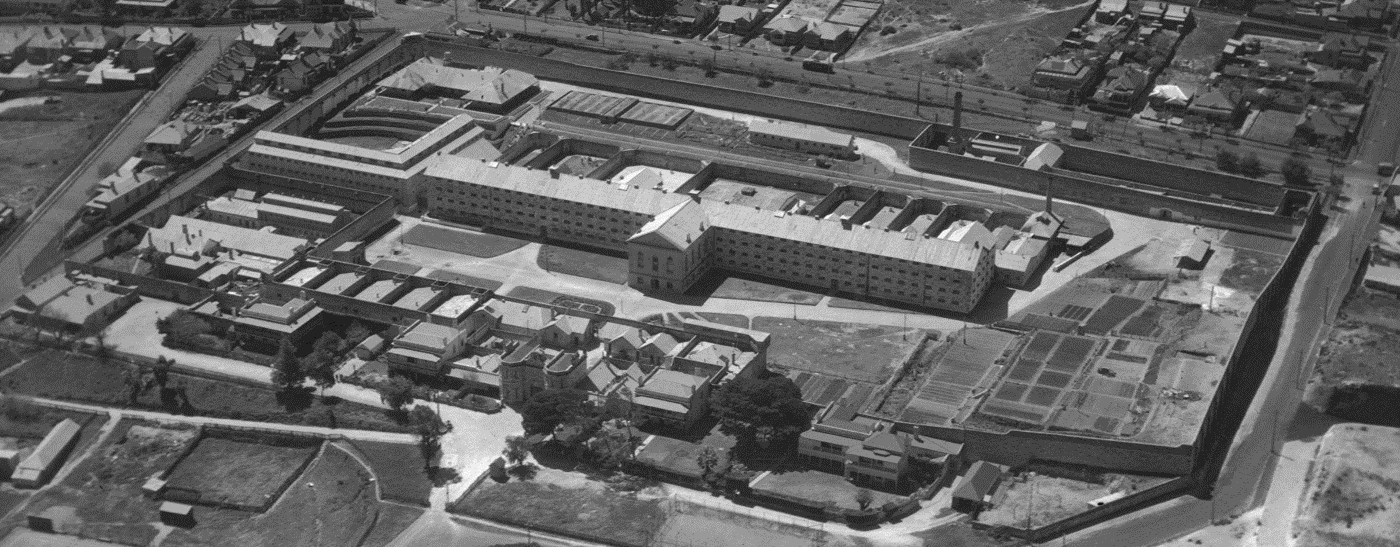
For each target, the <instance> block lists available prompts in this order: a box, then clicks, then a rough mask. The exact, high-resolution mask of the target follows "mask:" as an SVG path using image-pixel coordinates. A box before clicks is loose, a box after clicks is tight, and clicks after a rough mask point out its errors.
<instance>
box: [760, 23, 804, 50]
mask: <svg viewBox="0 0 1400 547" xmlns="http://www.w3.org/2000/svg"><path fill="white" fill-rule="evenodd" d="M807 26H808V23H807V21H806V20H805V19H802V18H800V17H779V18H777V19H773V20H772V21H769V22H768V24H767V25H764V26H763V31H764V34H765V35H766V36H767V37H768V41H769V42H772V43H773V44H774V45H779V46H791V45H796V44H800V43H802V41H803V40H804V39H806V36H807Z"/></svg>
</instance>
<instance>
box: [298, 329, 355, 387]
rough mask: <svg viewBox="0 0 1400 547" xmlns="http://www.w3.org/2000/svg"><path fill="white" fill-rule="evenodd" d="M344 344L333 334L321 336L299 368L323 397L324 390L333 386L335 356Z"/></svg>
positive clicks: (328, 333)
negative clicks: (319, 389) (314, 383)
mask: <svg viewBox="0 0 1400 547" xmlns="http://www.w3.org/2000/svg"><path fill="white" fill-rule="evenodd" d="M344 343H345V341H344V340H341V339H340V337H339V336H336V334H335V333H333V332H327V333H325V334H322V335H321V337H320V338H317V339H316V343H315V344H314V345H313V346H312V348H313V349H312V350H311V355H307V356H306V358H305V359H303V360H302V365H301V368H302V370H303V371H305V372H306V377H307V378H310V379H311V380H312V381H313V382H316V387H318V388H321V393H322V394H323V395H324V394H325V390H326V388H328V387H331V386H334V385H335V370H336V361H335V356H336V355H338V354H339V353H340V351H341V349H342V346H343V345H344Z"/></svg>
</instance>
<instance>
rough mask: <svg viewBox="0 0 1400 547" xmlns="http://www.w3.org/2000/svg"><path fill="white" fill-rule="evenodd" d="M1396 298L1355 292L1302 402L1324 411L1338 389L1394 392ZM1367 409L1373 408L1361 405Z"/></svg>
mask: <svg viewBox="0 0 1400 547" xmlns="http://www.w3.org/2000/svg"><path fill="white" fill-rule="evenodd" d="M1397 353H1400V299H1398V298H1397V297H1396V296H1395V295H1392V294H1390V293H1387V292H1382V291H1376V290H1371V289H1367V288H1361V289H1357V292H1356V293H1354V294H1353V295H1352V296H1351V298H1350V299H1348V300H1347V302H1346V305H1345V306H1343V307H1342V310H1341V312H1340V313H1339V314H1338V315H1337V321H1336V323H1335V324H1334V325H1333V326H1332V331H1331V333H1330V334H1329V336H1328V338H1327V342H1326V343H1325V344H1323V346H1322V353H1321V356H1320V357H1318V360H1317V368H1316V370H1315V371H1314V376H1313V383H1312V384H1311V385H1310V389H1309V390H1308V402H1309V403H1311V404H1312V405H1313V406H1316V407H1318V408H1320V409H1327V408H1328V405H1329V400H1330V399H1331V395H1332V392H1333V390H1334V389H1335V388H1336V387H1337V386H1339V385H1343V384H1363V385H1372V386H1394V387H1400V367H1397V366H1395V360H1394V358H1393V357H1392V356H1394V355H1396V354H1397ZM1364 406H1373V405H1364Z"/></svg>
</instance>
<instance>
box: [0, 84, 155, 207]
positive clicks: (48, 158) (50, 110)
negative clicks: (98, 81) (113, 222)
mask: <svg viewBox="0 0 1400 547" xmlns="http://www.w3.org/2000/svg"><path fill="white" fill-rule="evenodd" d="M143 93H144V91H141V90H130V91H113V92H103V93H82V92H75V91H42V92H39V93H36V94H31V95H30V96H52V97H56V98H57V102H52V103H49V104H42V105H36V106H25V107H20V108H11V109H3V110H0V126H4V128H5V131H4V132H3V134H0V199H4V200H5V201H8V202H11V203H14V204H16V205H18V204H29V205H33V204H34V203H35V202H37V201H38V200H39V199H40V198H42V197H43V196H44V194H46V193H47V192H48V190H49V188H51V187H52V186H53V185H54V184H57V183H58V182H59V181H60V180H62V178H63V177H64V176H66V175H67V174H68V171H69V170H70V169H72V168H73V166H74V165H76V164H77V163H78V162H79V161H81V160H82V159H83V156H85V155H86V154H87V152H88V150H89V149H91V148H92V147H93V146H94V145H96V144H97V143H98V142H99V141H101V140H102V138H103V137H105V136H106V135H107V132H108V131H110V130H111V129H112V127H113V126H115V125H116V124H117V122H118V121H119V120H121V118H122V116H125V115H126V113H127V112H128V111H130V110H131V107H132V106H134V105H135V104H136V101H138V100H140V99H141V95H142V94H143ZM6 98H7V99H8V98H11V97H10V96H8V94H7V97H6ZM112 168H113V170H115V168H116V166H112Z"/></svg>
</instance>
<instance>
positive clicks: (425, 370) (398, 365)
mask: <svg viewBox="0 0 1400 547" xmlns="http://www.w3.org/2000/svg"><path fill="white" fill-rule="evenodd" d="M489 328H490V325H487V324H483V325H478V326H477V328H476V329H475V330H474V331H468V330H461V329H457V328H454V327H448V326H445V325H434V324H432V323H426V322H422V321H419V322H417V323H414V324H413V325H411V326H409V327H408V328H407V329H404V332H403V334H400V335H399V336H398V337H397V338H394V341H393V344H392V348H391V349H390V350H389V351H388V353H386V354H385V360H386V361H387V362H388V363H389V368H391V369H393V370H396V371H399V372H407V373H411V374H416V375H420V376H430V377H433V376H438V375H440V374H442V371H443V367H445V366H446V365H447V362H448V361H450V360H452V359H454V358H456V357H457V356H458V355H461V354H462V353H463V352H465V351H466V350H467V348H468V347H469V345H470V344H472V343H473V342H476V341H479V340H480V339H481V338H482V337H483V336H484V335H485V333H486V332H487V330H488V329H489Z"/></svg>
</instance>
